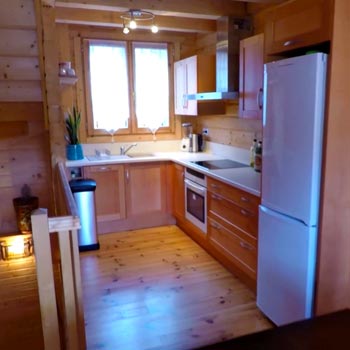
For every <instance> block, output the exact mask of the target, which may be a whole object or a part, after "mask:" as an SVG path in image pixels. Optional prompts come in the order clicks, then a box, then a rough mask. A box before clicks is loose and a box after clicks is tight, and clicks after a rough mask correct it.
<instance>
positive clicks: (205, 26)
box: [55, 7, 216, 33]
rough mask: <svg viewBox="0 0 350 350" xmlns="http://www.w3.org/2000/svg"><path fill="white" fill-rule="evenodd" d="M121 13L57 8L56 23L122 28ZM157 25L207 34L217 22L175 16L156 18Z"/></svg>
mask: <svg viewBox="0 0 350 350" xmlns="http://www.w3.org/2000/svg"><path fill="white" fill-rule="evenodd" d="M120 15H121V12H111V11H106V10H87V9H77V8H62V7H58V8H56V17H55V22H56V23H65V24H77V25H93V26H103V27H111V28H113V27H114V28H116V27H120V28H121V27H122V26H123V20H122V19H121V17H120ZM155 23H156V24H157V26H158V27H159V29H160V30H169V31H177V32H193V33H205V32H215V31H216V21H215V20H208V19H191V18H181V17H173V16H156V18H155ZM150 25H152V23H147V22H145V23H144V25H143V26H142V24H140V26H139V27H140V28H144V27H149V26H150Z"/></svg>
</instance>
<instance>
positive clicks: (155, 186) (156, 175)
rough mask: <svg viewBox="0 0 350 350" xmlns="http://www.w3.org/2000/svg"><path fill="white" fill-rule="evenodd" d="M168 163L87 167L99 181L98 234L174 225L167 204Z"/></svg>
mask: <svg viewBox="0 0 350 350" xmlns="http://www.w3.org/2000/svg"><path fill="white" fill-rule="evenodd" d="M166 174H167V172H166V163H165V162H149V163H125V164H120V165H117V164H113V165H100V166H87V167H84V177H88V178H92V179H94V180H95V181H96V192H95V199H96V213H97V224H98V233H109V232H118V231H123V230H131V229H139V228H145V227H152V226H160V225H168V224H174V223H175V220H174V219H173V218H172V216H171V213H169V210H168V205H167V178H166Z"/></svg>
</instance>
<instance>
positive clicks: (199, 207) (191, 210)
mask: <svg viewBox="0 0 350 350" xmlns="http://www.w3.org/2000/svg"><path fill="white" fill-rule="evenodd" d="M185 217H186V219H187V220H189V221H190V222H192V223H193V224H194V225H196V226H197V227H198V228H200V229H201V230H202V231H203V232H204V233H207V189H206V188H205V187H203V186H201V185H198V184H196V183H195V182H193V181H191V180H188V179H185Z"/></svg>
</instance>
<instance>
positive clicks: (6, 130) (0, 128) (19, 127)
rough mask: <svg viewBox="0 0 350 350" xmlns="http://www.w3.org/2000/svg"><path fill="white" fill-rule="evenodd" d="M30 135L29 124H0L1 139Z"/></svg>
mask: <svg viewBox="0 0 350 350" xmlns="http://www.w3.org/2000/svg"><path fill="white" fill-rule="evenodd" d="M26 134H28V123H27V122H25V121H23V122H19V121H18V122H0V139H3V138H9V137H14V136H22V135H26Z"/></svg>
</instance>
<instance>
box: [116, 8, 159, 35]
mask: <svg viewBox="0 0 350 350" xmlns="http://www.w3.org/2000/svg"><path fill="white" fill-rule="evenodd" d="M120 18H121V19H122V20H123V33H124V34H129V33H130V30H134V29H136V28H137V27H138V22H139V21H143V22H147V21H149V22H152V24H151V28H150V29H151V32H152V33H158V31H159V29H158V27H157V25H156V24H155V22H154V18H155V15H154V14H153V13H152V12H149V11H144V10H138V9H130V10H128V11H126V12H124V13H122V14H121V15H120Z"/></svg>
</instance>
